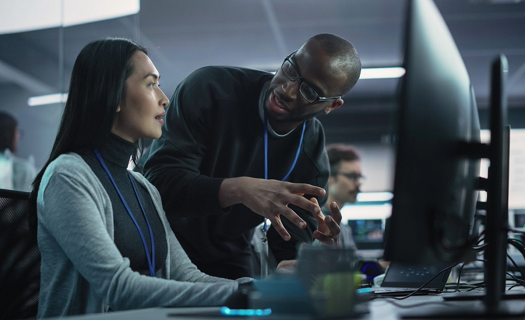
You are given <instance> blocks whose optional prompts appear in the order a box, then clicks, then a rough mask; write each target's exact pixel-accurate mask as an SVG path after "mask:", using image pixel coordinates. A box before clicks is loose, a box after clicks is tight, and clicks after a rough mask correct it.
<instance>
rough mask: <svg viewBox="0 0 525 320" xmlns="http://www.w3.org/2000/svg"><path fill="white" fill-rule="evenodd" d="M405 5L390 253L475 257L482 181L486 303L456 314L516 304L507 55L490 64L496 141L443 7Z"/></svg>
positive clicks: (426, 0) (409, 259) (403, 258)
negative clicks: (511, 289) (508, 297)
mask: <svg viewBox="0 0 525 320" xmlns="http://www.w3.org/2000/svg"><path fill="white" fill-rule="evenodd" d="M407 12H408V14H407V19H406V21H407V25H406V51H405V60H404V64H405V68H406V74H405V77H404V79H402V82H401V86H400V108H399V112H398V121H397V128H396V149H397V154H396V157H397V158H396V167H395V178H394V192H393V194H394V196H393V199H392V215H391V218H390V223H389V226H388V229H387V230H386V231H387V233H386V235H385V242H386V247H385V252H384V256H385V260H390V261H399V262H402V263H406V264H416V265H417V264H419V265H430V264H442V263H443V262H445V263H451V264H452V263H455V262H465V261H468V260H470V259H473V258H474V257H475V254H474V252H473V250H472V245H473V244H474V242H475V240H476V239H472V237H471V236H470V235H471V232H470V229H471V225H472V223H473V217H474V213H475V211H476V202H477V194H478V189H479V188H482V189H485V190H486V191H487V202H486V203H485V205H486V206H485V210H486V215H487V216H486V223H485V225H486V227H485V244H486V249H485V251H484V260H485V261H486V262H485V282H486V293H485V296H484V306H485V308H484V309H482V310H466V309H465V308H463V309H461V310H459V309H458V310H454V311H453V312H452V313H451V314H450V315H453V316H459V315H460V314H465V315H467V314H470V313H477V314H478V315H480V316H481V315H487V314H488V315H492V316H493V315H499V314H501V315H508V314H511V313H512V312H511V311H509V309H505V308H502V307H501V304H500V300H501V299H502V298H503V297H504V290H505V266H506V242H507V232H508V231H507V230H508V174H509V173H508V159H509V134H510V128H509V127H508V126H507V102H506V90H505V86H506V73H507V70H508V65H507V60H506V58H505V56H504V55H500V56H498V57H497V58H496V59H494V61H493V63H492V66H491V103H490V124H489V128H490V131H491V141H490V144H489V145H484V144H481V143H480V126H479V117H478V112H477V107H476V103H475V97H474V92H473V89H472V86H471V84H470V80H469V76H468V73H467V70H466V68H465V65H464V63H463V60H462V58H461V55H460V54H459V51H458V49H457V47H456V44H455V42H454V40H453V38H452V36H451V34H450V32H449V30H448V28H447V26H446V24H445V22H444V20H443V18H442V16H441V14H440V13H439V11H438V9H437V7H436V6H435V4H434V3H433V2H432V1H431V0H409V1H408V11H407ZM487 67H488V66H487ZM487 69H488V68H487ZM481 158H488V159H489V160H490V168H489V174H488V178H487V180H483V179H481V178H480V177H479V164H480V159H481ZM522 311H524V312H525V310H522ZM518 312H521V311H518ZM434 316H435V314H434Z"/></svg>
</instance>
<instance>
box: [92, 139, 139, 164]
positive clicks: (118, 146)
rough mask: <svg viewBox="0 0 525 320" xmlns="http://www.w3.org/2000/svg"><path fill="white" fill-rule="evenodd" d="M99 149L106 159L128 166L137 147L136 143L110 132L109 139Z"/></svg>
mask: <svg viewBox="0 0 525 320" xmlns="http://www.w3.org/2000/svg"><path fill="white" fill-rule="evenodd" d="M97 149H98V152H100V155H101V156H102V158H104V160H106V161H109V162H111V163H113V164H115V165H117V166H119V167H122V168H127V167H128V164H129V161H130V157H131V155H132V154H133V150H134V149H135V144H134V143H132V142H129V141H127V140H124V139H122V138H121V137H119V136H117V135H115V134H113V133H110V135H109V139H108V141H106V143H104V144H103V145H102V146H101V147H98V148H97Z"/></svg>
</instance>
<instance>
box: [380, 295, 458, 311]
mask: <svg viewBox="0 0 525 320" xmlns="http://www.w3.org/2000/svg"><path fill="white" fill-rule="evenodd" d="M392 299H393V298H392V297H385V299H383V300H382V301H385V302H388V303H390V304H393V305H394V306H396V307H398V308H401V309H410V308H418V307H423V306H428V305H431V304H438V305H440V306H450V307H454V306H457V304H451V303H447V302H446V301H428V302H423V303H418V304H411V305H408V306H406V305H402V304H399V303H397V301H395V300H392ZM397 300H399V299H397Z"/></svg>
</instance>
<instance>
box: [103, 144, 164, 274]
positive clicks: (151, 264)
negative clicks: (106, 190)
mask: <svg viewBox="0 0 525 320" xmlns="http://www.w3.org/2000/svg"><path fill="white" fill-rule="evenodd" d="M95 155H96V156H97V158H98V161H99V162H100V164H101V165H102V167H103V168H104V170H105V171H106V173H107V174H108V177H109V180H111V183H112V184H113V186H114V187H115V190H116V191H117V193H118V195H119V197H120V200H121V201H122V204H123V205H124V207H125V208H126V211H127V212H128V214H129V216H130V218H131V220H133V223H134V224H135V227H136V228H137V230H138V232H139V235H140V239H141V240H142V244H143V245H144V251H146V260H148V267H149V273H150V276H152V277H155V241H154V239H153V230H152V229H151V226H150V224H149V221H148V217H146V212H145V211H144V207H143V206H142V202H141V201H140V198H139V194H138V193H137V188H135V183H134V182H133V179H132V178H131V175H130V174H129V172H127V171H126V172H127V174H128V178H129V181H131V185H132V186H133V191H134V192H135V196H136V197H137V201H138V202H139V205H140V209H141V210H142V215H144V220H146V224H147V225H148V229H149V235H150V239H151V257H150V255H149V250H148V244H147V243H146V240H145V239H144V234H143V233H142V229H141V228H140V226H139V224H138V223H137V220H136V219H135V216H133V213H132V212H131V209H130V208H129V206H128V204H127V202H126V200H125V199H124V196H123V195H122V193H121V192H120V190H119V188H118V187H117V184H116V183H115V180H113V176H111V173H110V172H109V170H108V167H107V166H106V163H104V160H103V159H102V157H101V156H100V153H99V152H98V150H96V149H95Z"/></svg>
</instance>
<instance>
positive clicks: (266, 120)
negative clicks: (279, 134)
mask: <svg viewBox="0 0 525 320" xmlns="http://www.w3.org/2000/svg"><path fill="white" fill-rule="evenodd" d="M305 128H306V121H305V122H303V131H302V132H301V139H300V140H299V146H298V147H297V152H296V153H295V159H294V161H293V163H292V166H291V167H290V170H289V171H288V173H287V174H286V175H285V176H284V178H282V179H281V181H285V180H286V179H288V177H289V176H290V174H291V173H292V171H293V169H294V168H295V164H296V163H297V159H298V158H299V154H300V153H301V145H302V144H303V139H304V131H305ZM264 179H266V180H268V118H267V116H266V112H265V113H264ZM266 231H267V218H264V226H263V232H264V233H266ZM265 237H266V235H265Z"/></svg>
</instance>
